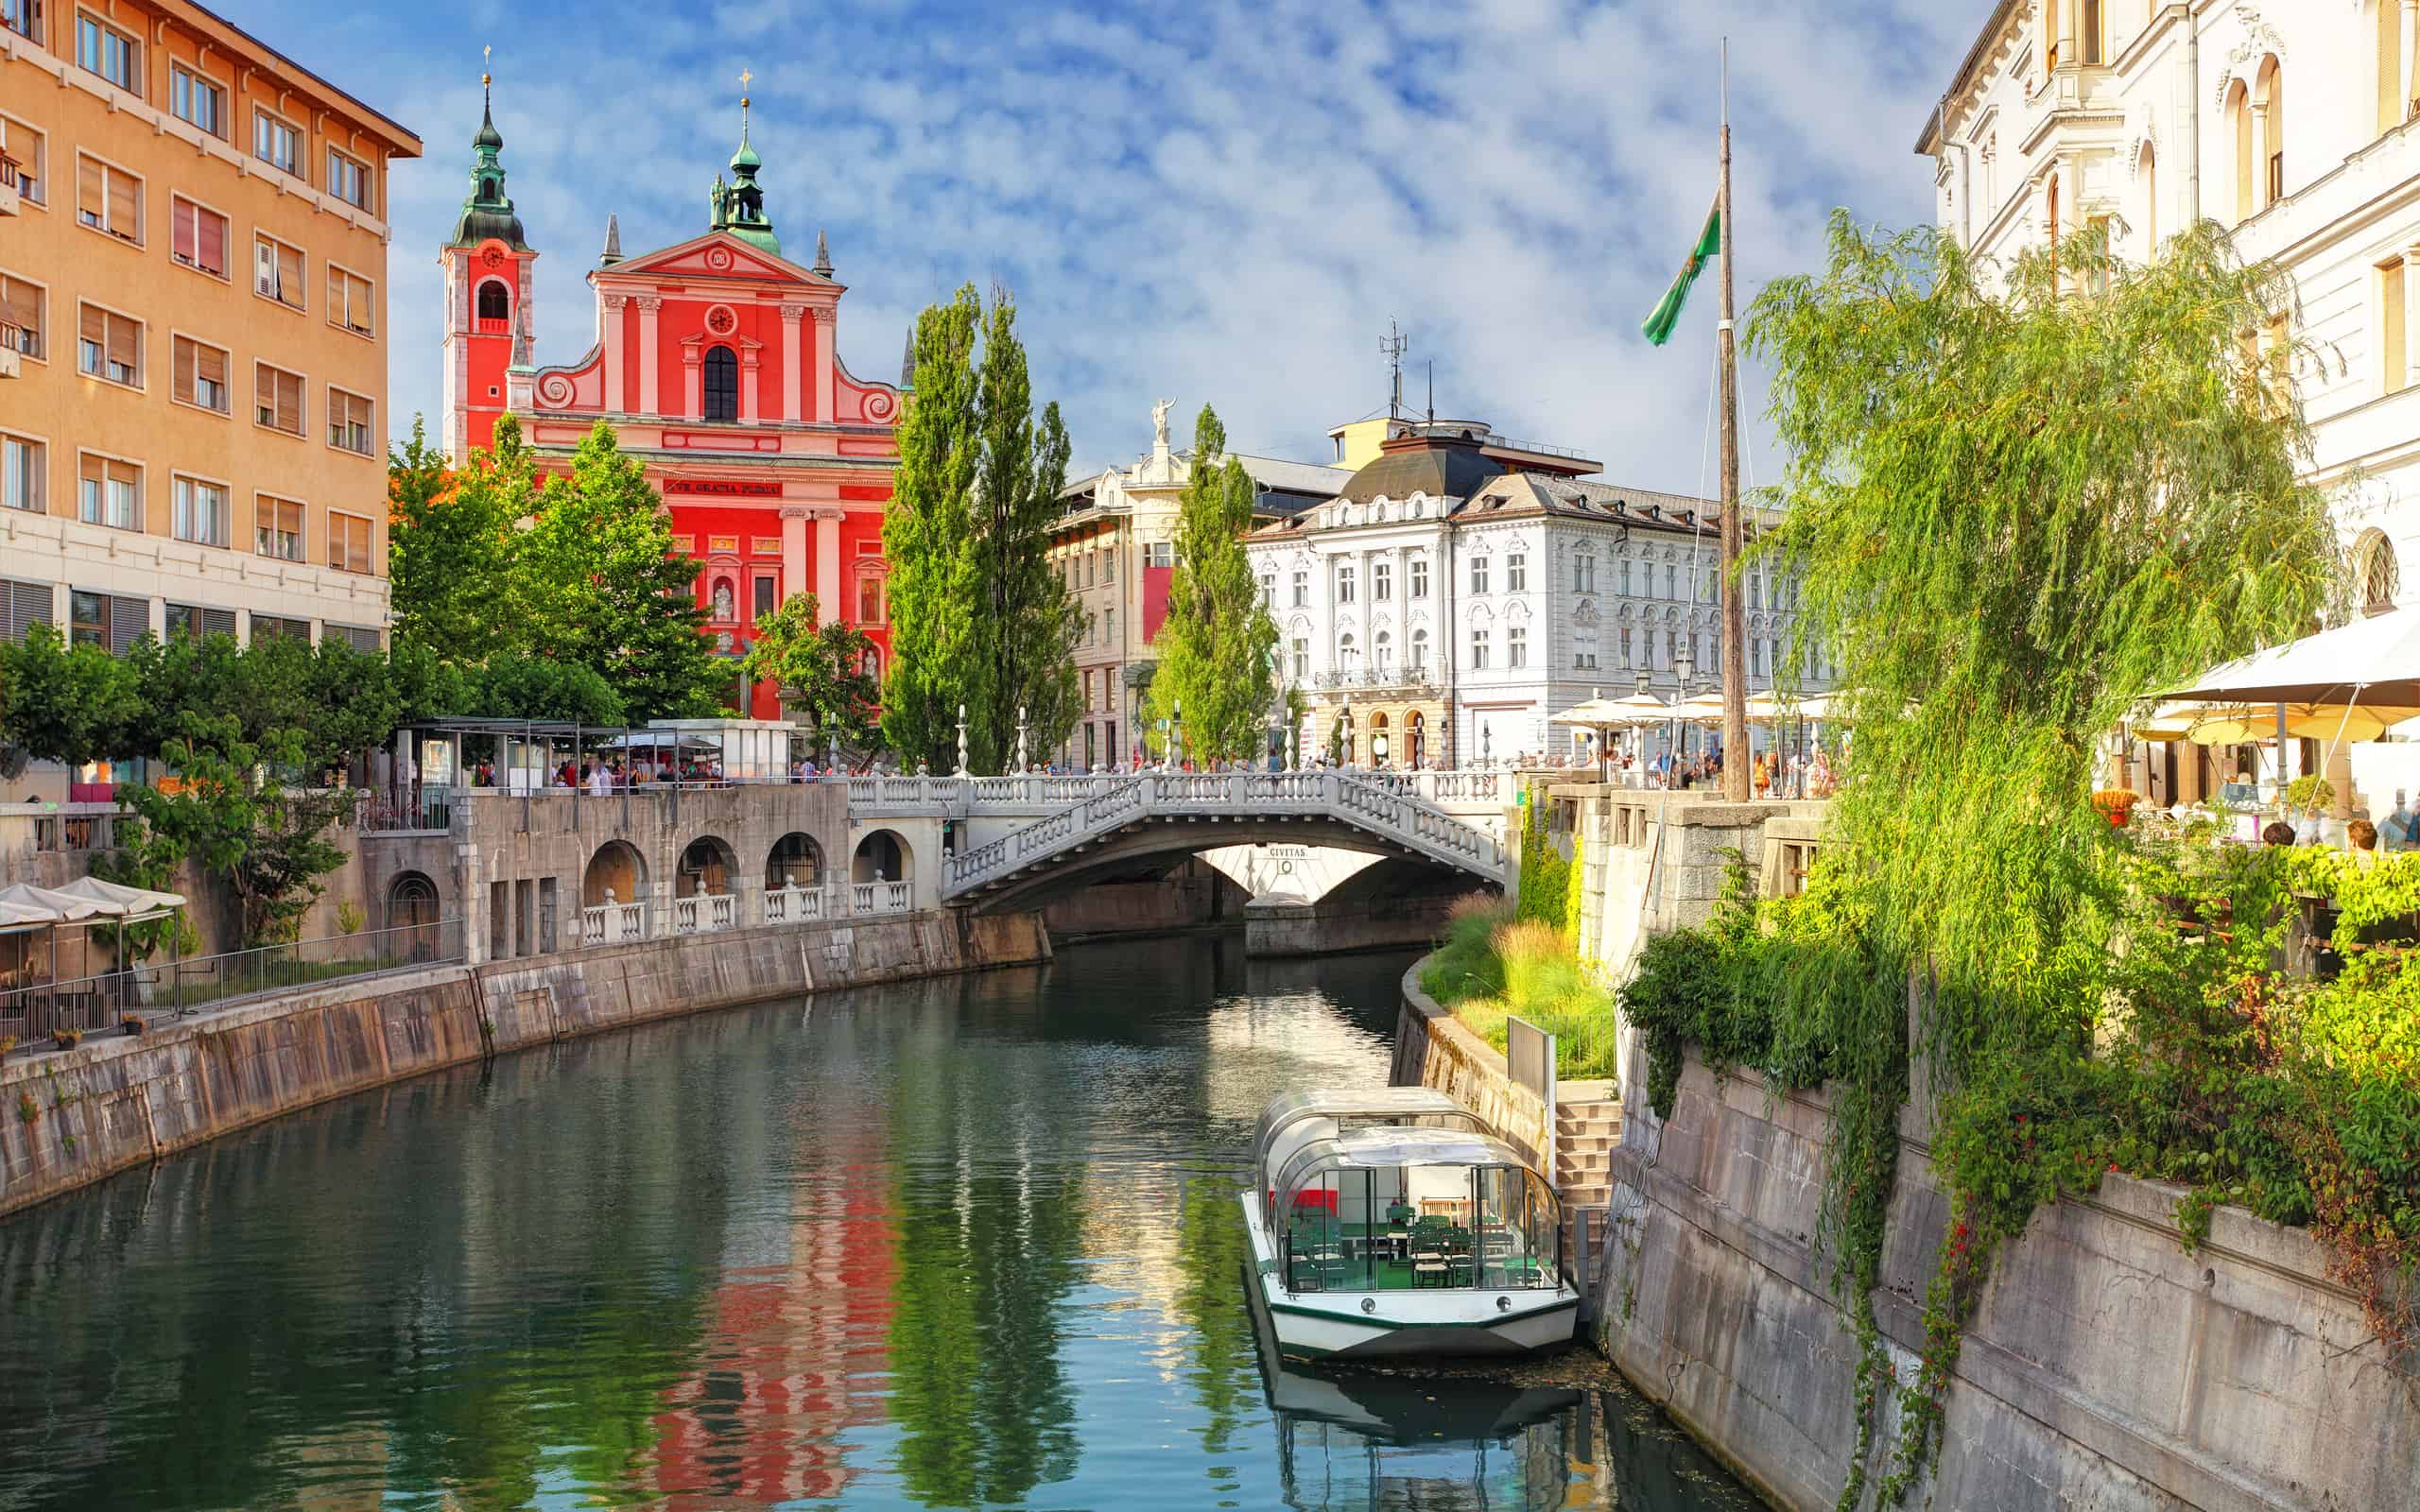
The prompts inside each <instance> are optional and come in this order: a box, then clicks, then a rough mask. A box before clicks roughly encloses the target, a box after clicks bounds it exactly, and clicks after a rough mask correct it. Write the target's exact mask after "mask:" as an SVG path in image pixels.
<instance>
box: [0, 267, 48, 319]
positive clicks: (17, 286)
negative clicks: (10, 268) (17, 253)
mask: <svg viewBox="0 0 2420 1512" xmlns="http://www.w3.org/2000/svg"><path fill="white" fill-rule="evenodd" d="M0 324H6V325H13V326H20V327H22V328H24V329H25V330H27V331H39V330H41V329H42V295H41V294H40V293H39V292H37V291H36V290H35V288H34V286H33V285H32V284H30V283H26V282H25V281H24V280H22V279H13V278H9V277H8V276H7V275H6V274H0Z"/></svg>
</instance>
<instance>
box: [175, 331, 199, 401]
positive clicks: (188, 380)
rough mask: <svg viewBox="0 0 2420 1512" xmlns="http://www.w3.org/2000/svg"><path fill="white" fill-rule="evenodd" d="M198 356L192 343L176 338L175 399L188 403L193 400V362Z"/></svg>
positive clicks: (180, 337)
mask: <svg viewBox="0 0 2420 1512" xmlns="http://www.w3.org/2000/svg"><path fill="white" fill-rule="evenodd" d="M197 356H199V352H198V351H197V350H196V348H195V347H194V344H193V343H192V342H190V341H187V340H186V339H185V338H184V337H182V336H179V337H177V353H176V365H177V397H178V398H179V399H182V400H185V401H187V402H188V403H190V402H192V401H193V398H194V387H193V379H194V362H195V359H196V357H197Z"/></svg>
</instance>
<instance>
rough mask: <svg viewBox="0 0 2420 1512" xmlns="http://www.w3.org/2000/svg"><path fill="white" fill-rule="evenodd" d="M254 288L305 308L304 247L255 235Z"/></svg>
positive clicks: (253, 257)
mask: <svg viewBox="0 0 2420 1512" xmlns="http://www.w3.org/2000/svg"><path fill="white" fill-rule="evenodd" d="M252 290H253V292H254V293H256V294H259V295H262V296H264V297H265V298H268V299H272V300H275V301H277V302H278V303H280V304H290V305H292V306H293V307H294V308H295V309H298V310H299V309H301V308H302V249H301V248H299V247H288V246H287V245H285V243H284V242H282V241H279V240H278V239H277V238H276V237H274V236H262V235H255V236H254V237H253V238H252Z"/></svg>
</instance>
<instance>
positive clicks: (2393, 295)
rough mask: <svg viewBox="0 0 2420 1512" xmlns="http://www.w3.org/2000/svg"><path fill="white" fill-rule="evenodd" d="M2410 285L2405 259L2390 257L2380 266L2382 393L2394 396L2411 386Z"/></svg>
mask: <svg viewBox="0 0 2420 1512" xmlns="http://www.w3.org/2000/svg"><path fill="white" fill-rule="evenodd" d="M2409 287H2410V284H2409V283H2408V282H2407V275H2406V274H2405V272H2404V267H2403V259H2402V258H2400V257H2390V258H2388V259H2387V260H2386V261H2385V262H2383V263H2380V264H2379V265H2378V392H2379V393H2381V394H2394V393H2401V392H2402V391H2403V386H2404V385H2405V384H2407V383H2409V382H2411V349H2410V347H2409V346H2408V345H2407V344H2406V342H2407V339H2408V337H2407V328H2406V325H2405V321H2406V319H2407V316H2406V314H2405V303H2406V298H2407V293H2408V290H2409Z"/></svg>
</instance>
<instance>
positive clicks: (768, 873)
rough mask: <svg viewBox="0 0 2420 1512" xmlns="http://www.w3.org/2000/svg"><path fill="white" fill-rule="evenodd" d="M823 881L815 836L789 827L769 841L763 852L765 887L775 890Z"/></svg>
mask: <svg viewBox="0 0 2420 1512" xmlns="http://www.w3.org/2000/svg"><path fill="white" fill-rule="evenodd" d="M822 881H823V848H822V847H821V846H820V845H817V844H816V843H815V836H813V835H811V834H808V833H805V832H804V831H803V830H792V831H791V832H790V833H787V834H786V835H783V836H782V837H781V838H780V839H778V840H776V841H774V842H773V849H772V850H770V851H767V852H766V853H765V890H766V891H768V892H778V891H780V890H781V889H782V888H784V887H813V886H816V885H820V884H821V882H822Z"/></svg>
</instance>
